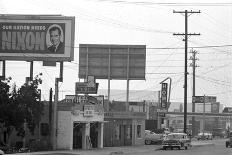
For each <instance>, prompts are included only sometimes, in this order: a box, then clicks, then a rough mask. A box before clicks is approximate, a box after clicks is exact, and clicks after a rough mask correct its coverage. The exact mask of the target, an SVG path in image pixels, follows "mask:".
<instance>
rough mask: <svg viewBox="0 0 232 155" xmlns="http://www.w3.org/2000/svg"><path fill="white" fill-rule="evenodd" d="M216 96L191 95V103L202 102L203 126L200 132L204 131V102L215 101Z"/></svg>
mask: <svg viewBox="0 0 232 155" xmlns="http://www.w3.org/2000/svg"><path fill="white" fill-rule="evenodd" d="M216 99H217V97H216V96H205V95H204V96H193V97H192V103H194V104H196V103H203V113H202V115H203V127H202V132H203V133H204V131H205V104H206V103H211V104H212V103H216Z"/></svg>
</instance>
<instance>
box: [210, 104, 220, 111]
mask: <svg viewBox="0 0 232 155" xmlns="http://www.w3.org/2000/svg"><path fill="white" fill-rule="evenodd" d="M219 108H220V102H212V103H211V112H212V113H219Z"/></svg>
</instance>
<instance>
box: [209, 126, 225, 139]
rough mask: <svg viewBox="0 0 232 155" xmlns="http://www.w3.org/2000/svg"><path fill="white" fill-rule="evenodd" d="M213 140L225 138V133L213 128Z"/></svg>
mask: <svg viewBox="0 0 232 155" xmlns="http://www.w3.org/2000/svg"><path fill="white" fill-rule="evenodd" d="M212 134H213V138H216V137H218V138H224V137H225V131H224V130H223V129H222V128H214V129H213V132H212Z"/></svg>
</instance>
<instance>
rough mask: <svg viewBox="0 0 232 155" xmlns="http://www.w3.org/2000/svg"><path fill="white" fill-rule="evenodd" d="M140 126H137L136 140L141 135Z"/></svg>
mask: <svg viewBox="0 0 232 155" xmlns="http://www.w3.org/2000/svg"><path fill="white" fill-rule="evenodd" d="M141 133H142V126H141V125H137V138H141V137H142V135H141Z"/></svg>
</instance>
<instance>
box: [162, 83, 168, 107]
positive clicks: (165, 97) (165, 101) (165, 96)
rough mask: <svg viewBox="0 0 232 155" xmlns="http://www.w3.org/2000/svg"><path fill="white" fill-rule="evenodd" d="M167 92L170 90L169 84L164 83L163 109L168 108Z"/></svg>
mask: <svg viewBox="0 0 232 155" xmlns="http://www.w3.org/2000/svg"><path fill="white" fill-rule="evenodd" d="M167 90H168V84H167V83H162V86H161V108H167Z"/></svg>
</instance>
